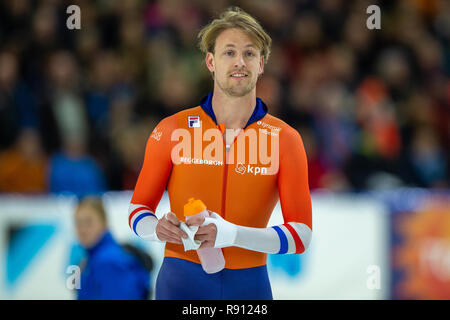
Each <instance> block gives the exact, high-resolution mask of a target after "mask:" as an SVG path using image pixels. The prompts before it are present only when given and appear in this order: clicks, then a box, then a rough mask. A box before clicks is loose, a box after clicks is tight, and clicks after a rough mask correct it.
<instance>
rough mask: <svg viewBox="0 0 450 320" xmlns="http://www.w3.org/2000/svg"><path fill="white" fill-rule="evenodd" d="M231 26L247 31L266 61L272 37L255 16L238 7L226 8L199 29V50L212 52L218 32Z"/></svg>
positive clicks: (265, 61)
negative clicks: (217, 16)
mask: <svg viewBox="0 0 450 320" xmlns="http://www.w3.org/2000/svg"><path fill="white" fill-rule="evenodd" d="M231 28H238V29H241V30H243V31H244V32H245V33H247V35H248V36H249V37H250V39H252V41H253V42H254V44H255V45H256V46H257V47H258V49H259V50H260V53H261V56H264V63H267V60H269V56H270V47H271V45H272V39H271V38H270V36H269V35H268V34H267V33H266V32H265V31H264V29H263V28H262V27H261V25H260V24H259V23H258V21H256V19H255V18H253V17H252V16H251V15H249V14H248V13H246V12H245V11H243V10H242V9H240V8H238V7H230V8H228V9H227V10H226V11H225V12H223V13H222V14H221V15H220V17H219V18H218V19H214V20H213V21H212V22H210V23H209V24H208V25H206V26H205V27H203V29H202V30H200V32H199V34H198V39H199V47H200V50H201V51H202V52H203V53H204V54H205V55H206V53H208V52H211V53H214V48H215V46H216V39H217V37H218V36H219V34H220V33H221V32H222V31H224V30H227V29H231Z"/></svg>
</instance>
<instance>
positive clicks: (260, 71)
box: [258, 55, 264, 75]
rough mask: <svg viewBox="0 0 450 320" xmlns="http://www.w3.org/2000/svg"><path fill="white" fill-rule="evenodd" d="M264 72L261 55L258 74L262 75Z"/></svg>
mask: <svg viewBox="0 0 450 320" xmlns="http://www.w3.org/2000/svg"><path fill="white" fill-rule="evenodd" d="M263 73H264V56H263V55H261V59H260V60H259V74H258V75H262V74H263Z"/></svg>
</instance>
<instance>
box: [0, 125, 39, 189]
mask: <svg viewBox="0 0 450 320" xmlns="http://www.w3.org/2000/svg"><path fill="white" fill-rule="evenodd" d="M46 158H47V157H46V155H45V153H44V151H43V149H42V146H41V140H40V136H39V133H38V132H37V131H36V130H35V129H32V128H25V129H23V130H22V131H21V133H20V134H19V136H18V139H17V142H16V143H15V144H14V146H12V147H11V148H9V149H7V150H4V151H2V152H0V192H22V193H44V192H47V191H48V186H47V179H46V176H47V159H46Z"/></svg>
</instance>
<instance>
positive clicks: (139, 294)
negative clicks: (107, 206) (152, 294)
mask: <svg viewBox="0 0 450 320" xmlns="http://www.w3.org/2000/svg"><path fill="white" fill-rule="evenodd" d="M87 253H88V259H87V263H86V265H85V267H84V268H83V269H82V270H81V283H80V285H81V288H80V289H79V290H77V291H78V299H79V300H142V299H148V292H149V288H150V274H149V272H148V271H147V270H146V269H145V268H144V267H143V265H142V264H141V263H140V262H139V260H138V259H137V258H136V257H134V256H133V255H131V254H130V253H127V252H126V251H125V250H124V249H122V247H121V246H120V244H118V243H117V242H116V241H115V240H114V238H113V237H112V235H111V233H110V232H109V231H106V232H105V234H104V235H103V236H102V237H101V239H100V241H99V242H98V243H97V244H96V245H95V246H94V247H92V248H90V249H87Z"/></svg>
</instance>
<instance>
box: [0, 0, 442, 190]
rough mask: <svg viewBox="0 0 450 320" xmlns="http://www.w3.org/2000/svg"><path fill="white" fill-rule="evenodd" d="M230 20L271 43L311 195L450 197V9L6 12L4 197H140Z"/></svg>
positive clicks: (280, 104)
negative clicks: (212, 25) (432, 192)
mask: <svg viewBox="0 0 450 320" xmlns="http://www.w3.org/2000/svg"><path fill="white" fill-rule="evenodd" d="M72 4H76V5H78V6H79V7H80V9H81V29H80V30H69V29H68V28H67V26H66V20H67V18H68V17H69V16H70V14H68V13H67V12H66V9H67V7H68V6H69V5H72ZM372 4H377V5H378V6H379V7H380V8H381V29H380V30H369V29H368V28H367V27H366V19H367V18H368V16H369V14H367V13H366V9H367V7H368V6H369V5H372ZM231 5H238V6H240V7H241V8H242V9H243V10H245V11H247V12H249V13H250V14H252V15H253V16H255V17H256V18H257V19H258V20H259V21H260V22H261V24H262V25H263V27H264V28H265V29H266V30H267V31H268V33H269V34H270V35H271V37H272V39H273V47H272V54H271V56H270V59H269V61H268V64H267V65H266V69H265V72H264V75H263V76H262V77H261V78H260V80H259V82H258V85H257V96H259V97H261V98H262V99H263V101H265V103H266V104H267V105H268V107H269V112H270V113H271V114H273V115H275V116H277V117H280V118H281V119H283V120H284V121H286V122H287V123H289V124H290V125H291V126H293V127H295V128H296V129H298V131H299V132H300V134H301V135H302V138H303V141H304V144H305V148H306V151H307V154H308V161H309V178H310V187H311V189H312V190H314V189H321V188H326V189H329V190H333V191H359V190H367V189H386V188H396V187H402V186H413V187H424V188H449V187H450V183H449V181H450V160H449V159H450V156H449V150H450V2H449V1H446V0H408V1H380V0H379V1H376V0H370V1H365V0H362V1H361V0H359V1H348V0H297V1H294V0H267V1H259V0H246V1H227V0H217V1H208V0H194V1H181V0H153V1H143V0H142V1H139V0H126V1H121V0H97V1H91V0H69V1H65V0H37V1H32V0H14V1H8V0H4V1H0V192H24V193H46V192H52V193H60V192H73V193H75V194H77V195H79V196H82V195H85V194H87V193H97V192H103V191H106V190H132V189H133V188H134V186H135V183H136V179H137V176H138V174H139V170H140V168H141V165H142V161H143V157H144V151H145V143H146V141H147V138H148V136H149V134H150V133H151V132H152V130H153V128H154V127H155V125H156V124H157V123H158V122H159V121H160V120H161V119H162V118H163V117H166V116H169V115H171V114H173V113H175V112H177V111H179V110H182V109H185V108H188V107H194V106H196V105H198V103H199V101H200V99H201V98H202V97H203V96H204V95H206V94H207V93H208V92H209V91H211V90H212V87H213V83H212V80H211V76H210V74H209V71H208V70H207V68H206V67H205V65H204V62H203V56H202V54H201V52H200V50H199V49H198V46H197V43H198V42H197V34H198V31H199V30H200V29H201V27H202V26H204V25H205V24H207V23H208V22H209V21H210V20H211V19H212V18H213V17H217V16H218V14H220V13H221V12H222V11H223V10H224V9H226V8H227V7H229V6H231Z"/></svg>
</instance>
